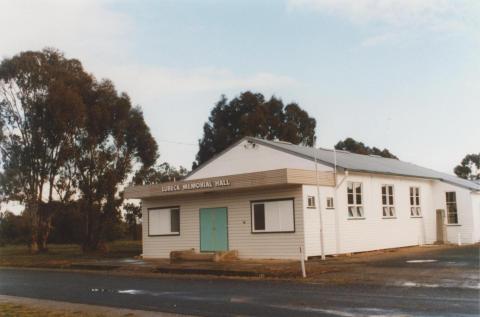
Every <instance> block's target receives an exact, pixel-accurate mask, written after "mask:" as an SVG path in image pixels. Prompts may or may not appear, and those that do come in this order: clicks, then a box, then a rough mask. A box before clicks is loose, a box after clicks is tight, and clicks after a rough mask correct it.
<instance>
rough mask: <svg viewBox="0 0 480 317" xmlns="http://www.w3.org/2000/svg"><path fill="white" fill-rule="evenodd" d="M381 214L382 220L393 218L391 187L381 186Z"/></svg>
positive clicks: (393, 208)
mask: <svg viewBox="0 0 480 317" xmlns="http://www.w3.org/2000/svg"><path fill="white" fill-rule="evenodd" d="M382 212H383V217H384V218H393V217H395V206H394V199H393V185H382Z"/></svg>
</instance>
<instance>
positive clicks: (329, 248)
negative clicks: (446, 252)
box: [303, 173, 436, 256]
mask: <svg viewBox="0 0 480 317" xmlns="http://www.w3.org/2000/svg"><path fill="white" fill-rule="evenodd" d="M342 177H343V175H339V177H338V179H339V180H341V179H342ZM349 181H354V182H361V183H362V184H363V207H364V215H365V217H364V218H363V219H349V218H348V209H347V184H348V182H349ZM383 184H386V185H394V193H395V210H396V218H394V219H384V218H383V217H382V205H381V186H382V185H383ZM410 186H416V187H420V195H421V197H420V199H421V202H420V204H421V208H422V215H423V216H422V217H421V218H414V217H411V216H410V192H409V188H410ZM333 192H334V189H333V188H328V187H321V190H320V196H321V208H322V210H323V214H322V215H323V222H324V238H325V253H326V254H335V253H349V252H361V251H369V250H377V249H386V248H395V247H403V246H411V245H418V244H419V242H420V243H433V242H434V240H435V237H436V236H435V234H436V231H435V208H434V206H433V199H432V197H433V196H432V182H431V181H429V180H422V179H417V178H405V177H385V176H381V175H376V174H354V173H350V175H349V176H348V177H347V178H346V180H345V181H344V182H343V183H342V184H341V185H340V187H339V188H338V191H337V201H336V202H337V204H336V206H335V209H334V210H331V209H326V208H325V207H326V206H325V204H326V202H325V199H326V197H327V196H334V194H333ZM303 195H304V201H306V199H307V198H306V197H307V196H308V195H314V196H316V187H315V186H303ZM305 206H306V205H305ZM304 212H305V249H306V252H307V254H308V255H309V256H313V255H320V233H319V231H320V227H319V214H318V210H311V209H307V208H305V209H304ZM336 213H338V214H336ZM336 221H337V222H336ZM337 229H338V234H337ZM337 237H339V241H336V238H337ZM337 247H338V248H339V249H338V250H337Z"/></svg>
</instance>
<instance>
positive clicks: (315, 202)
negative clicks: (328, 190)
mask: <svg viewBox="0 0 480 317" xmlns="http://www.w3.org/2000/svg"><path fill="white" fill-rule="evenodd" d="M310 198H312V199H313V205H310ZM307 208H309V209H317V200H316V199H315V196H313V195H307Z"/></svg>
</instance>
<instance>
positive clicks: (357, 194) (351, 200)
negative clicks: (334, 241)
mask: <svg viewBox="0 0 480 317" xmlns="http://www.w3.org/2000/svg"><path fill="white" fill-rule="evenodd" d="M347 200H348V217H349V218H363V197H362V183H354V182H348V185H347Z"/></svg>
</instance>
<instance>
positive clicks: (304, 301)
mask: <svg viewBox="0 0 480 317" xmlns="http://www.w3.org/2000/svg"><path fill="white" fill-rule="evenodd" d="M0 281H1V285H0V293H1V294H4V295H13V296H22V297H31V298H40V299H50V300H58V301H67V302H75V303H84V304H96V305H105V306H114V307H122V308H131V309H141V310H157V311H164V312H174V313H183V314H192V315H202V316H231V315H236V316H238V315H248V316H293V315H295V316H313V315H317V316H359V315H360V316H361V315H365V316H376V315H377V316H405V315H407V316H408V315H413V316H461V315H464V316H478V315H479V314H480V309H479V291H478V290H475V289H462V288H430V287H398V286H382V287H378V286H372V285H337V286H329V285H311V284H301V283H286V282H272V281H235V280H218V279H214V280H204V279H201V280H193V279H174V278H135V277H126V276H112V275H98V274H88V273H71V272H51V271H48V272H47V271H36V270H9V269H7V270H0Z"/></svg>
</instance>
